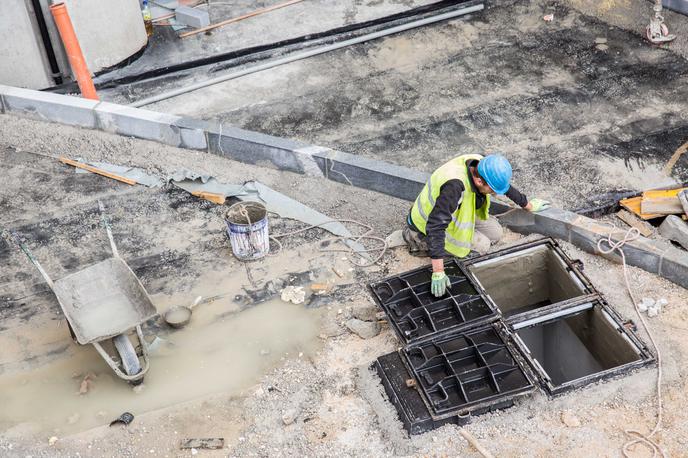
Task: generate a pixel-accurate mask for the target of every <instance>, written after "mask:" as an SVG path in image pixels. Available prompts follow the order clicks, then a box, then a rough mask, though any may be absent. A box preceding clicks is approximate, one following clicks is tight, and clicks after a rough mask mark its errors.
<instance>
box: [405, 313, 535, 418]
mask: <svg viewBox="0 0 688 458" xmlns="http://www.w3.org/2000/svg"><path fill="white" fill-rule="evenodd" d="M401 352H402V354H403V356H404V358H405V360H406V363H407V365H408V368H409V371H410V373H411V374H412V375H413V376H414V377H415V379H416V381H417V387H418V388H419V390H420V392H421V394H422V395H423V397H424V399H425V401H426V404H427V407H428V410H429V411H430V414H431V415H432V417H433V418H436V419H437V418H444V417H447V416H451V415H457V414H459V415H461V414H467V413H470V410H471V408H472V407H475V406H483V405H485V404H489V403H495V402H503V401H504V400H505V399H506V398H508V397H515V396H516V395H519V394H524V393H527V392H530V391H532V390H533V389H534V385H533V383H532V382H531V381H530V379H529V378H528V376H527V375H526V374H525V372H524V370H523V368H522V367H521V365H520V364H519V362H518V361H517V359H516V358H515V356H514V351H513V350H512V348H511V347H510V346H509V345H508V344H507V343H506V342H505V340H504V339H503V338H502V336H501V335H500V334H499V333H498V332H497V330H496V328H495V327H494V326H491V325H487V326H485V327H483V328H480V329H474V330H470V331H465V332H461V331H455V332H452V333H449V334H446V335H444V336H439V337H437V338H435V339H433V341H432V342H425V343H419V344H414V345H409V346H407V347H405V348H404V349H403V350H401Z"/></svg>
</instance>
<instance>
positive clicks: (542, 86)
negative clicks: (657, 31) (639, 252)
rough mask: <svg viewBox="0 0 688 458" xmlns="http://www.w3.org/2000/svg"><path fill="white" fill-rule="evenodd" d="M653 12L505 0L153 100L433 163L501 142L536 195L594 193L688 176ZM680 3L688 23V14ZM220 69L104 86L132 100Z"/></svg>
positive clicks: (682, 93) (377, 154)
mask: <svg viewBox="0 0 688 458" xmlns="http://www.w3.org/2000/svg"><path fill="white" fill-rule="evenodd" d="M576 8H579V9H576ZM650 12H651V8H650V5H646V4H644V3H643V2H639V3H637V4H636V3H634V4H633V5H632V6H627V5H611V6H610V7H609V9H606V10H605V9H604V8H602V7H600V6H599V5H597V6H595V7H594V8H593V7H592V6H591V5H588V4H587V3H585V2H582V1H575V2H547V1H543V0H529V1H527V2H513V1H511V0H499V1H496V2H490V3H489V4H487V5H486V9H485V10H484V11H482V12H479V13H475V14H471V15H469V16H466V17H462V18H458V19H455V20H451V21H445V22H441V23H438V24H434V25H429V26H425V27H422V28H418V29H415V30H411V31H408V32H404V33H401V34H396V35H393V36H389V37H387V38H384V39H379V40H374V41H370V42H367V43H364V44H360V45H356V46H350V47H347V48H344V49H341V50H338V51H333V52H330V53H327V54H324V55H321V56H317V57H313V58H309V59H306V60H302V61H298V62H294V63H291V64H288V65H285V66H280V67H277V68H273V69H270V70H268V71H263V72H259V73H256V74H252V75H248V76H244V77H241V78H238V79H236V80H232V81H228V82H225V83H222V84H218V85H214V86H211V87H208V88H205V89H201V90H198V91H194V92H192V93H188V94H185V95H182V96H179V97H175V98H172V99H169V100H166V101H162V102H159V103H156V104H153V105H150V106H148V107H147V108H148V109H152V110H156V111H161V112H167V113H175V114H183V115H188V116H191V117H197V118H204V119H214V120H221V121H223V122H227V123H229V124H232V125H235V126H239V127H244V128H246V129H249V130H256V131H260V132H264V133H269V134H273V135H277V136H283V137H289V138H296V139H299V140H303V141H307V142H310V143H313V144H316V145H322V146H327V147H332V148H336V149H340V150H342V151H346V152H349V153H353V154H360V155H363V156H367V157H374V158H377V159H382V160H385V161H388V162H392V163H395V164H400V165H404V166H408V167H411V168H414V169H418V170H423V171H427V172H430V171H432V170H433V169H434V168H435V167H437V166H438V165H439V164H441V163H443V162H444V161H446V160H447V159H449V158H451V157H453V156H455V155H456V154H459V153H467V152H489V151H501V152H503V153H504V154H506V156H507V157H508V158H509V159H510V160H511V161H512V163H513V164H514V169H515V173H514V179H515V184H516V185H517V186H518V187H519V188H521V189H522V190H523V191H525V192H526V194H528V195H530V196H538V197H543V198H547V199H550V200H552V201H553V202H554V203H555V204H556V205H558V206H561V207H564V208H567V209H580V208H587V207H592V206H595V205H596V204H598V203H599V202H602V201H614V200H615V198H616V196H617V195H618V193H619V192H623V191H628V190H636V191H637V190H643V189H648V188H653V187H661V186H666V185H671V184H673V183H676V182H684V181H688V157H683V158H681V159H680V160H679V162H678V163H677V165H676V166H675V167H674V169H673V173H672V174H671V176H667V175H666V174H664V173H663V172H662V169H663V167H664V166H665V164H666V162H667V161H668V160H669V158H670V157H671V155H672V154H673V153H674V151H675V150H676V149H677V148H678V147H679V146H680V145H682V144H683V143H685V141H686V138H688V118H687V117H686V113H687V112H688V111H687V110H686V108H688V106H687V103H688V102H686V101H687V100H688V97H687V96H688V93H687V91H688V89H686V88H688V85H687V84H686V82H687V81H688V62H687V61H686V59H685V58H684V55H685V52H684V50H685V49H686V45H685V40H684V38H680V39H679V40H678V42H677V43H675V44H672V45H671V46H668V47H666V49H665V48H659V47H656V46H652V45H650V44H648V43H647V41H646V40H645V39H644V37H643V36H642V35H641V32H642V31H643V30H644V26H641V25H639V24H642V21H643V19H642V18H643V17H645V18H649V14H650ZM549 13H552V14H553V15H554V19H553V20H552V21H551V22H546V21H544V20H543V16H544V15H546V14H549ZM593 14H599V15H600V16H601V18H600V17H595V16H593ZM643 14H644V15H643ZM617 16H619V17H622V19H618V18H617ZM667 18H668V19H667V20H668V21H669V20H670V25H672V26H675V28H676V29H677V30H678V31H680V30H684V29H685V28H686V25H687V24H688V19H687V18H686V17H685V16H681V15H676V14H671V13H667ZM631 19H632V21H631ZM647 20H649V19H647ZM607 21H608V22H607ZM629 21H631V22H632V23H629ZM629 29H630V30H629ZM228 71H232V70H228ZM221 74H222V72H218V73H213V74H212V75H204V74H202V73H194V75H193V77H186V78H181V79H179V80H176V81H173V82H170V81H166V80H161V81H152V82H149V83H142V84H140V85H135V86H131V87H128V86H127V87H120V88H117V89H111V90H108V91H105V92H104V96H105V97H106V98H108V99H111V100H115V101H120V102H122V101H124V100H127V99H131V98H134V99H136V98H141V97H145V96H150V95H154V94H157V93H160V92H164V91H166V90H169V89H171V88H176V87H181V86H183V85H184V84H188V83H192V82H198V81H202V80H203V79H205V78H208V77H214V76H219V75H221Z"/></svg>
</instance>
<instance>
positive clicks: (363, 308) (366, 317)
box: [351, 304, 378, 321]
mask: <svg viewBox="0 0 688 458" xmlns="http://www.w3.org/2000/svg"><path fill="white" fill-rule="evenodd" d="M377 312H378V308H377V306H376V305H374V304H364V305H358V306H356V307H354V308H353V309H352V310H351V314H352V315H353V317H354V318H358V319H359V320H362V321H377V317H376V315H377Z"/></svg>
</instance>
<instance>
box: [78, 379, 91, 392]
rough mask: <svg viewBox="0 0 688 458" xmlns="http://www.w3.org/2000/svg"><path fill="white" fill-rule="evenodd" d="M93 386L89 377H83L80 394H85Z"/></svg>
mask: <svg viewBox="0 0 688 458" xmlns="http://www.w3.org/2000/svg"><path fill="white" fill-rule="evenodd" d="M90 387H91V381H90V380H89V379H87V378H85V379H83V380H82V381H81V385H80V386H79V394H80V395H84V394H86V393H88V390H89V388H90Z"/></svg>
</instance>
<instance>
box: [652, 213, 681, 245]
mask: <svg viewBox="0 0 688 458" xmlns="http://www.w3.org/2000/svg"><path fill="white" fill-rule="evenodd" d="M659 233H660V234H662V235H663V236H664V237H666V238H667V239H669V240H671V241H673V242H676V243H678V244H679V245H681V246H682V247H683V248H685V249H686V250H688V223H686V222H685V221H683V220H682V219H681V218H679V217H678V216H676V215H669V216H667V217H666V218H664V222H663V223H662V224H661V225H660V226H659Z"/></svg>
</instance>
